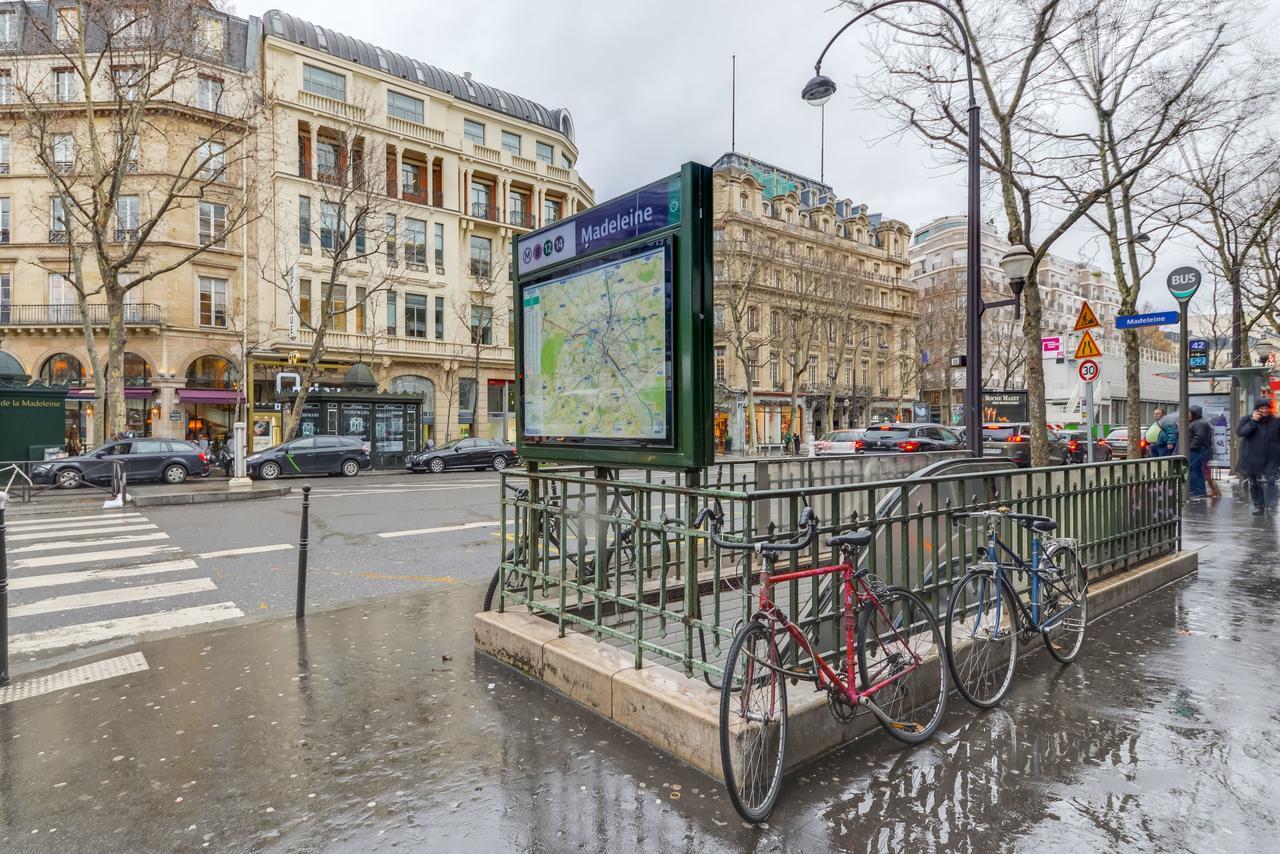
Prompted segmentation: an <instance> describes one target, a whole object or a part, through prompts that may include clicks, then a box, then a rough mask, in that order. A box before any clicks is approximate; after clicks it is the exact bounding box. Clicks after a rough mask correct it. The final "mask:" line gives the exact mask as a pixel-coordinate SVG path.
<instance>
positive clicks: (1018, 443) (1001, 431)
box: [982, 421, 1067, 467]
mask: <svg viewBox="0 0 1280 854" xmlns="http://www.w3.org/2000/svg"><path fill="white" fill-rule="evenodd" d="M1045 433H1046V434H1047V436H1048V439H1049V465H1051V466H1062V465H1066V463H1067V441H1066V440H1065V439H1063V438H1062V437H1061V436H1059V435H1058V434H1057V433H1055V432H1054V431H1053V430H1047V429H1046V431H1045ZM982 455H983V456H985V457H1007V458H1008V459H1009V460H1011V461H1012V462H1013V464H1014V465H1015V466H1019V467H1025V466H1028V465H1030V464H1031V425H1030V424H1028V423H1027V422H1025V421H1022V422H1016V421H998V422H994V423H991V424H983V425H982Z"/></svg>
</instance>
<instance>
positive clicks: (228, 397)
mask: <svg viewBox="0 0 1280 854" xmlns="http://www.w3.org/2000/svg"><path fill="white" fill-rule="evenodd" d="M178 400H180V401H181V402H182V403H212V404H216V405H219V406H232V405H234V404H237V403H240V402H241V401H243V400H244V393H243V392H239V391H235V390H233V389H219V388H180V389H178Z"/></svg>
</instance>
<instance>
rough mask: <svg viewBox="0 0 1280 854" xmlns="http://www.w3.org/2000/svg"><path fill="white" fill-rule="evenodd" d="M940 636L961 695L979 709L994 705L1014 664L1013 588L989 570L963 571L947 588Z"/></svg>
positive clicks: (1006, 686)
mask: <svg viewBox="0 0 1280 854" xmlns="http://www.w3.org/2000/svg"><path fill="white" fill-rule="evenodd" d="M945 634H946V638H947V665H948V667H950V669H951V678H952V679H953V680H955V683H956V687H957V688H959V689H960V693H961V695H963V696H964V698H965V699H966V700H968V701H969V702H970V703H972V704H973V705H975V706H977V707H978V708H981V709H989V708H991V707H992V706H994V705H996V704H997V703H999V702H1000V701H1001V700H1002V699H1003V698H1004V695H1005V693H1006V692H1007V691H1008V690H1009V686H1010V685H1011V684H1012V683H1013V671H1014V670H1015V669H1016V668H1017V666H1018V611H1017V604H1016V603H1015V602H1014V598H1013V593H1012V591H1010V590H1009V588H1008V587H1006V586H1005V585H1003V584H1001V583H999V582H998V581H997V580H996V577H995V574H994V573H992V572H991V571H990V570H973V571H970V572H968V573H966V574H965V576H964V578H963V579H961V581H960V583H959V584H958V585H956V589H955V590H953V591H952V592H951V604H950V605H948V606H947V622H946V625H945Z"/></svg>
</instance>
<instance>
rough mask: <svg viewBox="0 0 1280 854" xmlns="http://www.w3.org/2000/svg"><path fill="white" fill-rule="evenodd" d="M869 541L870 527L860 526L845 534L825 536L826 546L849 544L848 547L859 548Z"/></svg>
mask: <svg viewBox="0 0 1280 854" xmlns="http://www.w3.org/2000/svg"><path fill="white" fill-rule="evenodd" d="M870 542H871V529H870V528H861V529H859V530H857V531H850V532H848V533H846V534H836V535H835V536H832V537H827V545H828V546H849V547H850V548H855V549H860V548H864V547H866V545H867V544H868V543H870Z"/></svg>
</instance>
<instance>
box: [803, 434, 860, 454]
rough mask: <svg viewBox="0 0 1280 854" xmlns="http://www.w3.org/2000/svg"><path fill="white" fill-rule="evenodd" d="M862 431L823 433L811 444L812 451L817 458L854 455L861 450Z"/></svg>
mask: <svg viewBox="0 0 1280 854" xmlns="http://www.w3.org/2000/svg"><path fill="white" fill-rule="evenodd" d="M863 432H864V431H862V430H832V431H831V432H830V433H823V434H822V438H821V439H819V440H818V441H816V442H814V443H813V450H814V452H815V453H816V454H817V455H818V456H820V457H821V456H831V455H833V454H856V453H859V452H861V450H862V434H863Z"/></svg>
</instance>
